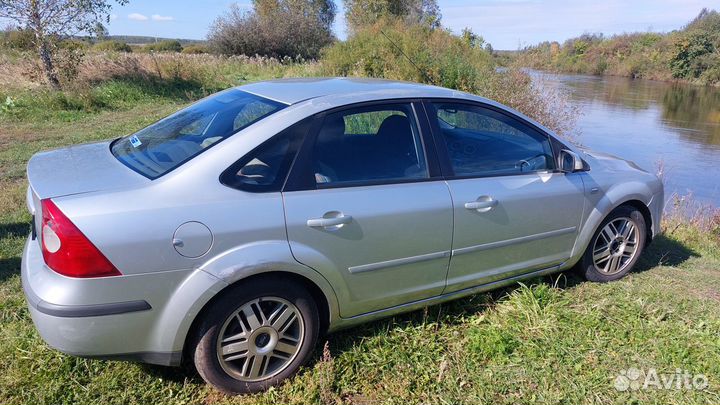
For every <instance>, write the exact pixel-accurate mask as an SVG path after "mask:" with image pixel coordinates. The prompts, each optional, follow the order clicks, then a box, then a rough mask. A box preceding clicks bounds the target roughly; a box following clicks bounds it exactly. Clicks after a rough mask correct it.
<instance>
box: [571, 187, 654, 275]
mask: <svg viewBox="0 0 720 405" xmlns="http://www.w3.org/2000/svg"><path fill="white" fill-rule="evenodd" d="M582 179H583V182H584V183H585V190H586V191H585V196H586V197H585V198H586V200H587V201H586V207H588V210H587V212H586V214H585V215H584V216H585V218H584V219H583V225H582V226H581V228H580V232H579V234H578V237H577V240H576V241H575V246H574V247H573V254H572V256H571V258H570V259H569V260H568V261H567V262H566V264H565V266H563V268H568V267H571V266H573V265H575V263H577V262H578V261H579V260H580V258H581V257H582V255H583V254H584V253H585V250H586V249H587V247H588V245H589V244H590V242H591V240H592V237H593V235H595V231H596V230H597V229H598V227H599V226H600V223H602V221H603V220H604V219H605V217H607V216H608V215H609V214H610V212H612V210H614V209H615V208H617V207H619V206H621V205H623V204H625V203H627V202H629V201H640V202H641V203H643V204H644V205H645V206H646V207H648V209H649V210H650V213H651V215H652V217H653V218H652V223H650V224H647V226H649V227H651V230H652V232H653V234H655V233H657V230H656V229H655V228H657V227H658V225H657V224H659V218H656V216H657V215H658V214H656V212H657V210H656V209H654V207H655V206H657V205H658V204H659V205H662V203H661V202H660V203H658V202H656V201H654V200H655V199H656V198H660V199H662V193H660V194H659V197H658V194H655V192H654V190H653V188H652V187H651V185H650V184H648V183H646V182H643V181H640V180H631V181H623V182H621V183H616V184H611V185H609V186H605V187H603V186H602V185H600V184H598V183H597V182H596V181H595V179H593V177H592V176H591V175H585V176H583V177H582ZM594 189H597V190H598V191H597V192H595V193H593V192H592V190H594Z"/></svg>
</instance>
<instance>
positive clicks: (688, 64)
mask: <svg viewBox="0 0 720 405" xmlns="http://www.w3.org/2000/svg"><path fill="white" fill-rule="evenodd" d="M675 49H676V53H675V55H674V56H673V58H672V60H671V61H670V68H671V69H672V75H673V77H677V78H681V79H696V78H698V77H700V75H701V74H702V72H703V71H704V70H705V69H706V66H704V64H703V63H702V60H703V58H704V57H705V56H706V55H708V54H711V53H712V52H713V51H715V46H714V45H713V41H712V37H711V35H710V33H707V32H703V31H695V32H691V33H689V34H687V35H683V37H682V38H680V40H679V41H678V42H677V43H676V44H675Z"/></svg>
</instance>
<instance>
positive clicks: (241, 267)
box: [174, 241, 339, 357]
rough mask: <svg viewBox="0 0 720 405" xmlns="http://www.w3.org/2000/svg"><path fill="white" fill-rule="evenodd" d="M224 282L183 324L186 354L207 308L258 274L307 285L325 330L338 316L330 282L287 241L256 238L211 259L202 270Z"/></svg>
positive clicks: (181, 333) (178, 342)
mask: <svg viewBox="0 0 720 405" xmlns="http://www.w3.org/2000/svg"><path fill="white" fill-rule="evenodd" d="M199 271H202V272H204V273H206V274H209V275H211V276H213V277H214V278H216V279H218V281H220V282H222V284H223V286H222V288H218V289H217V290H216V291H214V292H213V294H212V295H211V296H210V297H209V298H207V299H203V300H201V301H198V302H197V303H196V310H195V311H193V312H194V313H195V315H194V316H193V318H192V321H191V322H187V323H186V324H185V325H180V327H179V330H178V332H177V336H176V339H175V344H174V345H175V347H177V346H181V347H182V351H183V353H184V356H183V357H185V356H186V355H187V352H188V350H189V349H190V348H191V347H192V344H193V341H192V339H193V338H194V331H195V330H196V328H197V325H198V323H199V320H200V319H202V316H203V314H204V312H205V311H207V309H208V308H209V307H210V306H211V305H212V303H213V302H215V301H216V300H217V299H218V298H219V297H221V296H222V295H223V294H225V293H227V292H228V291H229V290H230V289H231V288H233V287H237V286H238V285H241V284H243V283H246V282H248V281H249V280H255V279H258V278H278V279H281V280H282V281H283V282H289V283H297V284H298V285H301V286H302V288H305V289H306V290H307V291H308V292H309V293H310V295H311V296H312V297H313V299H314V300H315V303H316V304H317V306H318V310H319V311H320V313H319V318H320V328H321V329H320V331H321V333H324V332H325V331H327V330H328V329H329V327H330V324H331V323H332V321H333V319H335V318H337V317H338V316H339V315H338V314H339V312H338V302H337V298H336V295H335V292H334V290H333V288H332V286H331V285H330V283H329V282H328V281H327V280H326V279H325V278H324V277H323V276H322V275H321V274H320V273H318V272H316V271H315V270H313V269H311V268H310V267H307V266H305V265H303V264H300V263H298V262H297V261H295V259H294V258H293V256H292V254H291V253H290V248H289V246H288V243H287V241H267V242H256V243H252V244H250V245H247V246H241V247H238V248H234V249H231V250H229V251H227V252H225V253H223V254H221V255H218V256H217V257H215V258H213V259H211V260H209V261H208V262H206V263H205V264H204V265H203V266H201V267H200V270H199Z"/></svg>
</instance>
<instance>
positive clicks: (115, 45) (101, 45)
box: [93, 40, 132, 52]
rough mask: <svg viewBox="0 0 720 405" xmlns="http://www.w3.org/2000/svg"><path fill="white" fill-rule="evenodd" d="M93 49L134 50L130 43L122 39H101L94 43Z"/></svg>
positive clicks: (108, 50)
mask: <svg viewBox="0 0 720 405" xmlns="http://www.w3.org/2000/svg"><path fill="white" fill-rule="evenodd" d="M93 49H94V50H96V51H101V52H132V49H131V48H130V45H128V44H127V43H125V42H122V41H115V40H111V41H101V42H98V43H96V44H95V45H93Z"/></svg>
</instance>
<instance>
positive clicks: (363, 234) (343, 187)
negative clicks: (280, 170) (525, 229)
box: [283, 102, 453, 317]
mask: <svg viewBox="0 0 720 405" xmlns="http://www.w3.org/2000/svg"><path fill="white" fill-rule="evenodd" d="M416 109H422V106H421V105H420V104H414V103H411V102H392V103H391V102H388V103H382V104H377V103H375V104H371V105H360V106H351V107H349V108H344V109H341V110H336V111H332V112H329V113H326V114H322V115H321V116H319V117H318V120H320V121H321V124H319V125H317V129H316V130H315V131H313V132H314V133H311V134H310V135H309V136H308V137H307V138H306V139H305V142H304V143H303V146H302V147H301V150H300V153H299V154H298V158H297V160H296V161H295V163H294V165H293V168H292V172H291V174H290V178H289V180H288V184H287V185H286V188H285V191H284V192H283V199H284V206H285V215H286V223H287V232H288V239H289V243H290V248H291V250H292V252H293V255H294V256H295V258H296V259H297V260H298V261H299V262H300V263H303V264H305V265H307V266H309V267H312V268H314V269H315V270H317V271H319V272H320V273H321V274H323V275H324V276H325V277H326V278H328V279H329V281H330V282H331V284H332V285H333V287H334V288H335V292H336V294H337V296H338V300H339V304H340V313H341V316H343V317H350V316H354V315H358V314H363V313H367V312H371V311H375V310H379V309H384V308H389V307H392V306H395V305H399V304H403V303H407V302H411V301H416V300H421V299H424V298H428V297H432V296H436V295H439V294H440V293H441V292H442V290H443V289H444V287H445V280H446V275H447V270H448V265H449V257H450V248H451V238H452V215H453V213H452V202H451V198H450V193H449V191H448V188H447V185H446V184H445V182H444V181H443V180H442V178H441V177H440V176H439V169H438V166H437V162H436V161H433V160H432V159H428V157H427V156H433V157H434V156H435V153H434V150H433V151H432V153H426V148H425V147H424V144H427V143H428V142H426V139H425V138H424V136H425V137H428V136H429V135H428V132H429V129H428V128H427V123H426V122H422V123H420V122H418V120H417V118H416V113H415V110H416ZM423 129H424V130H423ZM427 139H429V138H427ZM430 143H431V144H432V142H430Z"/></svg>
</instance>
